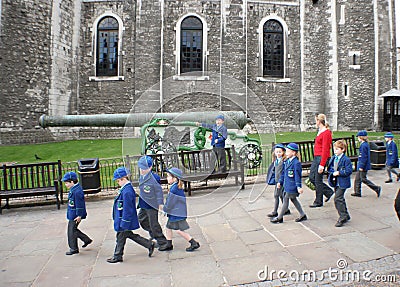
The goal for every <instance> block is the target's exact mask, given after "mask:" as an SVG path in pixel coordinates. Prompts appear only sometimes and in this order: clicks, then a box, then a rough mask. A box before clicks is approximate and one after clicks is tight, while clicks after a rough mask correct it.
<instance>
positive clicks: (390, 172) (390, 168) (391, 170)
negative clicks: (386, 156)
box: [385, 165, 399, 179]
mask: <svg viewBox="0 0 400 287" xmlns="http://www.w3.org/2000/svg"><path fill="white" fill-rule="evenodd" d="M385 168H386V172H387V175H388V179H392V173H394V174H395V175H396V176H397V178H399V173H398V172H397V170H395V168H394V167H393V166H389V165H387V166H386V167H385Z"/></svg>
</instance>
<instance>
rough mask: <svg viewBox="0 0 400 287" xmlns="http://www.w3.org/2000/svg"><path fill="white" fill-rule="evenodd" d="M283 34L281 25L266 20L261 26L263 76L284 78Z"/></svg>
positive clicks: (274, 21)
mask: <svg viewBox="0 0 400 287" xmlns="http://www.w3.org/2000/svg"><path fill="white" fill-rule="evenodd" d="M284 48H285V47H284V33H283V27H282V25H281V23H279V22H278V21H277V20H268V21H266V22H265V23H264V26H263V51H262V53H263V62H262V66H263V76H264V77H280V78H283V77H284V69H285V65H284V53H285V49H284Z"/></svg>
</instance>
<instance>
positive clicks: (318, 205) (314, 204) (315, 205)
mask: <svg viewBox="0 0 400 287" xmlns="http://www.w3.org/2000/svg"><path fill="white" fill-rule="evenodd" d="M321 206H322V204H317V203H313V204H311V205H310V207H311V208H316V207H321Z"/></svg>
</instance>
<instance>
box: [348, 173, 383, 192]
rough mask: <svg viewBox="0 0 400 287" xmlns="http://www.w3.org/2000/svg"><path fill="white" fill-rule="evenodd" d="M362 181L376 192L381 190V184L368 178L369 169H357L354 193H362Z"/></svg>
mask: <svg viewBox="0 0 400 287" xmlns="http://www.w3.org/2000/svg"><path fill="white" fill-rule="evenodd" d="M361 183H365V184H366V185H367V186H368V187H369V188H371V189H372V190H373V191H375V192H376V193H378V192H379V186H377V185H376V184H375V183H373V182H372V181H370V180H369V179H368V178H367V171H365V170H363V171H360V170H359V171H357V173H356V177H355V179H354V193H356V194H359V195H361Z"/></svg>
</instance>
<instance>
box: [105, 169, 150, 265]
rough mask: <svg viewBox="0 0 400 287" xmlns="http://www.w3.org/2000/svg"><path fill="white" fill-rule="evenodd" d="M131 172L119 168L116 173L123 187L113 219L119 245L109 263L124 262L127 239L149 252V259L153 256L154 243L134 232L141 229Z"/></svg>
mask: <svg viewBox="0 0 400 287" xmlns="http://www.w3.org/2000/svg"><path fill="white" fill-rule="evenodd" d="M128 176H129V171H128V170H127V169H126V168H125V167H119V168H117V169H116V170H115V171H114V178H113V180H116V181H117V183H118V185H119V186H120V187H121V188H120V190H119V193H118V195H117V196H116V197H115V199H114V205H113V219H114V230H115V231H116V232H117V235H116V237H117V245H116V246H115V250H114V255H113V257H111V258H109V259H107V262H108V263H117V262H122V261H123V259H122V257H123V255H124V247H125V243H126V239H127V238H129V239H131V240H133V241H135V242H136V243H138V244H140V245H142V246H143V247H145V248H147V249H148V250H149V257H151V255H152V254H153V251H154V243H153V242H152V241H151V240H149V239H146V238H143V237H142V236H140V235H139V234H135V233H133V232H132V230H135V229H138V228H139V221H138V218H137V214H136V194H135V190H134V189H133V186H132V184H131V182H130V181H129V177H128Z"/></svg>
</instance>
